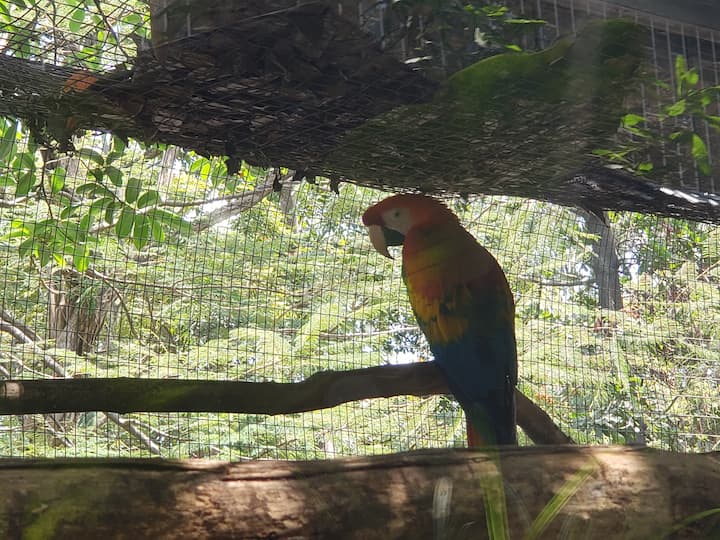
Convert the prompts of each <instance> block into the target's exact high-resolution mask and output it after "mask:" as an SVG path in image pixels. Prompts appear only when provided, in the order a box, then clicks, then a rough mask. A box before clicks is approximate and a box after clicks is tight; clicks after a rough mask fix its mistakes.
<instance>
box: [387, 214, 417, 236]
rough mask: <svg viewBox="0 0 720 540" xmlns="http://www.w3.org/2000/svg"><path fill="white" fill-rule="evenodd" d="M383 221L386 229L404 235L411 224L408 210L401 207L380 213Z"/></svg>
mask: <svg viewBox="0 0 720 540" xmlns="http://www.w3.org/2000/svg"><path fill="white" fill-rule="evenodd" d="M382 218H383V223H385V226H386V227H387V228H388V229H392V230H394V231H397V232H399V233H400V234H402V235H406V234H407V232H408V231H409V230H410V226H411V225H412V219H411V217H410V210H408V209H407V208H403V207H398V208H393V209H391V210H388V211H387V212H384V213H383V215H382Z"/></svg>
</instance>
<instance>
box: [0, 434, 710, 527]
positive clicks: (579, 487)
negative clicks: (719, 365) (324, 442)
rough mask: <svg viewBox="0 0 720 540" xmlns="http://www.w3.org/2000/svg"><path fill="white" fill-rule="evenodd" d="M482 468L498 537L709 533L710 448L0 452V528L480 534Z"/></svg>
mask: <svg viewBox="0 0 720 540" xmlns="http://www.w3.org/2000/svg"><path fill="white" fill-rule="evenodd" d="M498 455H499V458H500V459H499V464H500V465H499V466H500V469H501V472H502V476H501V477H499V476H498ZM488 478H496V479H499V478H502V484H500V483H499V482H498V484H499V485H498V487H500V486H503V487H504V490H505V501H506V504H505V507H506V509H507V516H508V523H509V531H508V535H507V536H506V537H507V538H530V537H532V538H553V539H554V538H584V539H589V540H605V539H611V538H622V539H624V540H646V539H648V538H653V539H670V538H672V539H685V538H697V539H701V538H703V539H709V538H719V537H720V521H719V518H720V515H719V514H718V512H717V509H718V508H720V467H719V466H718V458H717V456H715V455H713V454H705V455H700V454H685V455H678V454H674V453H670V452H662V451H659V450H652V449H647V448H642V449H641V448H628V447H624V448H623V447H619V448H603V447H599V448H582V447H530V448H506V449H503V450H501V452H500V453H499V454H497V453H486V452H475V451H468V450H432V451H420V452H412V453H405V454H394V455H388V456H373V457H356V458H349V459H335V460H327V461H311V462H287V461H265V460H263V461H254V462H246V463H237V464H230V463H224V462H211V461H201V460H192V461H183V462H169V461H162V460H157V459H153V460H137V459H136V460H88V459H83V460H61V459H53V460H45V461H31V460H17V461H11V460H5V461H0V485H2V486H3V494H2V497H0V537H2V538H40V537H42V538H50V537H52V538H156V539H166V538H297V539H304V538H318V539H321V538H328V539H330V538H342V539H345V540H365V539H368V538H393V539H416V538H433V530H434V531H435V535H434V538H437V539H441V538H444V539H453V540H464V539H479V540H482V539H485V538H488V532H487V526H486V520H485V508H486V504H487V505H489V506H490V507H491V508H494V509H495V510H496V511H497V510H499V508H500V505H501V504H502V503H501V502H500V501H502V496H501V495H500V496H495V497H493V496H492V495H493V493H492V492H491V491H489V490H487V488H486V485H487V484H486V480H487V479H488ZM441 488H442V489H441ZM498 493H501V492H499V491H498ZM485 498H487V501H486V502H485V503H484V501H483V499H485ZM563 498H565V501H564V502H563V501H562V499H563ZM558 499H560V500H558ZM552 508H554V509H555V510H556V511H557V514H556V515H555V514H553V512H552V511H550V510H549V509H552ZM713 509H715V513H714V514H713V512H712V511H713ZM541 516H543V517H545V519H541ZM693 516H694V517H693ZM534 520H537V522H536V523H533V521H534ZM538 522H539V523H544V527H543V526H542V525H540V524H539V523H538ZM533 533H534V534H533Z"/></svg>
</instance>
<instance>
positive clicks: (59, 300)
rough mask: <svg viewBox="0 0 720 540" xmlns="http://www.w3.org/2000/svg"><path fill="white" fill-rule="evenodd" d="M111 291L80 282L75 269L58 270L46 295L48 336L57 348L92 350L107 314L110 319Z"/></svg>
mask: <svg viewBox="0 0 720 540" xmlns="http://www.w3.org/2000/svg"><path fill="white" fill-rule="evenodd" d="M115 300H116V294H115V291H113V290H112V289H110V288H109V287H96V286H95V285H93V284H91V285H88V284H87V283H83V282H82V279H81V276H78V275H77V274H76V273H75V272H61V278H60V279H59V280H57V281H55V283H54V284H53V288H52V289H51V290H50V298H49V306H48V307H49V338H50V339H54V340H55V345H56V346H57V347H59V348H63V349H68V350H71V351H74V352H75V353H77V354H86V353H88V352H91V351H93V350H94V347H95V344H96V342H97V338H98V336H99V335H100V331H101V330H102V329H103V327H104V326H105V324H106V322H107V319H108V317H109V316H110V318H111V319H112V317H111V315H112V313H113V311H115V310H116V309H117V306H116V305H115Z"/></svg>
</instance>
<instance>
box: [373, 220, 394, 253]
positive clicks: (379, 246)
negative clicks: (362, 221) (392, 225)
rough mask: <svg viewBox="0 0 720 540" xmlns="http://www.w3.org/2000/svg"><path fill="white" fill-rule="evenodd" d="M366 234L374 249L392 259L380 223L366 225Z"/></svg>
mask: <svg viewBox="0 0 720 540" xmlns="http://www.w3.org/2000/svg"><path fill="white" fill-rule="evenodd" d="M367 230H368V236H369V237H370V243H371V244H372V245H373V247H374V248H375V250H376V251H377V252H378V253H379V254H380V255H384V256H385V257H387V258H388V259H392V255H390V252H389V251H388V247H387V242H386V241H385V233H384V232H383V230H382V227H381V226H380V225H368V228H367Z"/></svg>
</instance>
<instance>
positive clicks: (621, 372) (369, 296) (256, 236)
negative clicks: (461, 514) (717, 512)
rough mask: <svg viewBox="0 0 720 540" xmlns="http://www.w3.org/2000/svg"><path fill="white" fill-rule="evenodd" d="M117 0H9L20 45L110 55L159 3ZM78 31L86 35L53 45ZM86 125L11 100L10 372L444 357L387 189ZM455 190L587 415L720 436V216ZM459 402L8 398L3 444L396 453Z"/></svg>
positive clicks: (555, 377)
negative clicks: (63, 143)
mask: <svg viewBox="0 0 720 540" xmlns="http://www.w3.org/2000/svg"><path fill="white" fill-rule="evenodd" d="M105 4H106V3H103V5H105ZM108 5H109V6H110V7H112V9H111V10H110V11H101V10H100V9H99V8H98V4H96V3H94V2H76V1H71V0H68V1H66V2H64V3H62V4H60V3H54V2H29V1H27V2H24V1H14V2H7V1H2V2H0V18H3V20H4V22H7V23H8V25H10V24H11V23H12V25H14V26H13V27H10V26H6V30H4V33H3V34H2V36H4V37H3V38H2V39H3V40H4V41H3V47H4V52H5V53H6V54H13V55H16V56H20V57H26V58H32V59H40V58H44V59H46V60H52V61H54V62H56V63H65V64H72V65H85V66H92V67H93V69H97V67H98V66H105V67H110V66H111V65H113V64H114V63H115V62H116V61H117V58H118V57H122V56H123V53H128V52H131V51H132V50H133V49H134V47H136V46H138V43H142V39H143V38H144V37H145V36H143V35H142V31H141V30H142V28H145V27H146V26H147V19H146V18H145V19H144V18H143V17H142V16H140V15H138V13H141V11H137V9H138V7H139V6H135V5H134V4H132V3H131V2H122V3H118V5H117V6H113V5H112V3H108ZM24 13H27V14H30V15H29V16H28V17H25V18H23V17H20V15H21V14H24ZM33 14H39V15H38V16H31V15H33ZM18 21H27V25H26V27H24V26H22V25H21V24H20V22H18ZM108 21H110V24H108ZM143 21H144V23H145V26H142V24H143ZM493 24H497V21H496V20H495V19H493ZM124 25H125V26H124ZM60 31H62V32H64V33H65V34H64V35H65V36H66V37H67V36H72V37H73V38H74V39H73V40H69V39H68V41H67V43H66V46H65V47H56V46H53V47H45V49H44V52H43V48H42V44H43V43H44V41H43V40H44V39H45V40H47V39H48V36H50V35H53V33H56V34H55V35H54V37H53V39H54V40H55V41H54V43H55V45H57V43H58V41H57V40H58V39H59V38H58V36H57V32H60ZM138 32H140V34H138ZM133 38H134V39H133ZM48 55H50V56H48ZM51 57H52V58H51ZM682 67H683V69H685V66H684V65H683V66H682ZM691 82H692V81H691ZM695 83H697V81H695ZM685 90H686V92H687V91H688V88H687V87H686V88H685ZM670 112H672V111H670ZM668 114H669V113H668ZM631 120H632V119H631ZM637 125H638V123H637V122H635V123H633V122H632V121H630V122H629V123H628V127H629V128H635V127H637ZM634 135H635V136H636V137H641V136H643V135H644V134H637V133H636V134H634ZM689 139H690V141H692V136H690V138H689ZM75 143H76V147H77V148H78V149H79V151H78V153H77V154H76V155H74V156H66V155H64V154H60V153H57V152H55V151H53V150H52V149H48V148H43V147H40V146H39V145H38V144H36V143H35V142H33V140H32V138H31V137H29V136H28V129H27V126H24V125H22V124H21V123H20V122H18V121H16V120H14V119H10V118H5V119H2V120H0V194H1V195H2V197H1V198H0V235H2V236H1V238H0V250H2V254H3V257H4V259H5V261H6V262H5V265H4V266H3V270H2V276H1V278H0V279H1V281H0V283H1V284H0V294H1V295H2V296H1V302H2V310H3V311H2V326H1V327H0V330H2V332H0V378H37V377H52V376H72V377H84V376H87V377H115V376H132V377H172V378H178V377H179V378H200V379H232V380H249V381H264V380H275V381H299V380H302V379H304V378H306V377H307V376H309V375H311V374H312V373H315V372H317V371H319V370H325V369H337V370H340V369H349V368H357V367H363V366H373V365H380V364H386V363H398V362H408V361H418V360H429V359H431V357H430V354H429V351H428V349H427V347H426V345H425V342H424V338H423V337H422V335H421V333H420V332H419V331H418V330H417V328H416V326H415V322H414V320H413V317H412V314H411V312H410V309H409V306H408V304H407V301H406V298H405V291H404V288H403V285H402V282H401V279H400V271H399V263H398V262H392V261H387V260H385V259H384V258H382V257H379V256H377V254H376V253H375V252H374V251H372V249H371V248H370V245H369V243H368V241H367V240H366V237H365V232H364V229H363V227H362V226H361V224H360V215H361V213H362V211H363V210H364V209H365V208H366V207H367V206H368V205H370V204H371V203H372V202H374V201H376V200H378V199H380V198H382V197H383V196H385V194H383V193H380V192H377V191H371V190H367V189H362V188H358V187H355V186H353V185H349V184H343V185H342V186H341V188H340V194H339V195H336V194H335V193H333V192H332V190H331V189H330V186H329V185H328V184H326V183H324V182H323V181H322V180H319V181H318V183H317V184H314V185H313V184H308V183H303V184H300V185H298V184H294V183H292V182H289V181H286V182H284V183H283V188H282V189H281V190H280V191H279V192H274V191H273V190H272V186H273V184H274V183H276V182H274V181H275V180H276V178H279V177H283V176H290V173H288V171H284V170H269V171H265V170H258V169H254V168H252V167H248V166H247V165H244V166H243V167H242V170H241V173H240V175H237V176H232V177H228V176H227V174H226V169H225V166H224V165H223V163H222V160H219V159H218V160H208V159H206V158H203V157H200V156H197V155H194V154H192V153H187V152H184V151H182V150H181V149H178V148H174V147H163V146H159V147H152V148H147V147H143V146H142V145H140V144H138V143H136V142H133V141H122V140H120V139H118V138H113V137H112V136H109V135H93V134H89V135H87V136H86V137H84V138H82V139H80V140H77V141H75ZM635 150H636V149H635V147H633V148H632V149H631V151H632V152H635ZM632 155H633V154H632V153H631V152H630V151H628V152H625V153H622V154H621V155H618V156H616V157H617V159H618V160H621V159H626V158H627V157H628V156H632ZM699 155H700V154H699ZM700 157H702V158H703V159H706V155H705V154H702V155H701V156H700ZM633 163H639V164H640V165H642V163H643V162H642V160H641V159H639V158H638V159H637V160H635V161H634V162H633ZM449 204H450V205H451V206H452V208H453V209H454V210H455V211H456V212H457V213H458V214H459V216H460V217H461V220H462V221H463V223H465V224H466V225H467V226H468V228H469V229H470V230H471V231H472V232H473V233H474V234H475V235H476V237H477V238H478V239H479V240H480V242H481V243H483V244H484V245H486V246H487V247H488V248H489V249H490V250H491V251H492V252H493V253H494V254H496V256H497V257H498V259H499V260H500V262H501V264H502V265H503V267H504V268H505V270H506V273H507V274H508V276H509V279H510V282H511V285H512V288H513V290H514V292H515V296H516V300H517V317H518V319H517V332H518V344H519V360H520V388H521V389H522V391H523V392H525V393H526V394H527V395H528V396H529V397H530V398H531V399H533V400H534V401H535V402H536V403H538V404H539V405H540V406H541V407H543V408H544V409H545V410H547V411H548V412H549V413H550V414H551V416H552V417H553V418H554V419H555V420H556V422H558V424H559V425H560V426H561V427H562V428H563V429H564V430H565V431H566V432H567V433H568V434H569V435H571V436H572V437H573V438H574V439H575V440H576V441H578V442H581V443H647V444H650V445H653V446H657V447H662V448H669V449H673V450H678V451H705V450H713V449H718V446H719V445H720V435H718V434H720V393H719V390H718V388H719V385H720V363H718V357H719V354H720V288H719V283H720V228H719V227H717V226H712V225H708V224H701V223H693V222H684V221H679V220H669V219H659V218H656V217H652V216H643V215H633V214H618V215H610V216H609V218H608V219H609V224H610V227H609V228H608V227H604V226H602V224H598V220H597V218H595V217H594V216H592V215H591V214H588V213H586V212H584V211H581V210H575V209H569V208H561V207H557V206H553V205H550V204H546V203H539V202H536V201H522V200H517V199H511V198H503V197H492V198H491V197H483V198H472V199H470V200H462V199H451V200H449ZM460 414H461V413H460V410H459V408H458V407H457V405H456V404H455V402H454V401H453V400H451V399H449V398H446V397H439V396H435V397H429V398H424V399H420V398H411V397H397V398H393V399H385V400H373V401H367V402H357V403H351V404H347V405H344V406H340V407H336V408H334V409H330V410H323V411H316V412H313V413H305V414H298V415H292V416H287V417H272V418H269V417H264V416H258V415H229V414H228V415H207V414H137V415H130V416H127V417H121V416H119V415H112V414H105V413H102V412H97V413H83V414H65V415H36V416H25V417H9V416H4V417H0V455H3V456H26V457H31V456H46V455H49V456H59V455H69V456H70V455H72V456H107V455H122V456H127V455H133V456H137V455H146V454H161V455H163V456H166V457H189V456H193V457H200V456H203V457H216V458H218V459H220V458H222V459H240V458H263V457H278V458H314V457H333V456H337V455H350V454H372V453H386V452H395V451H399V450H406V449H413V448H421V447H442V446H454V445H462V444H464V442H463V441H464V422H463V421H462V419H461V417H460Z"/></svg>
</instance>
